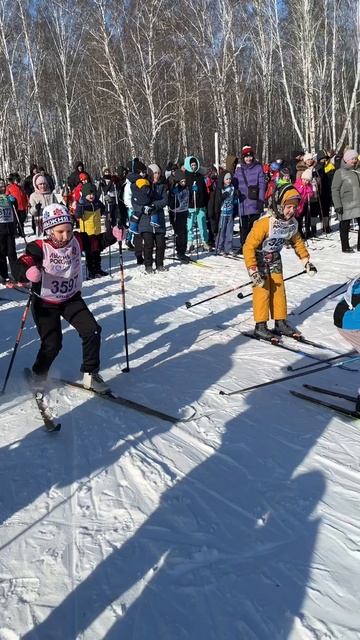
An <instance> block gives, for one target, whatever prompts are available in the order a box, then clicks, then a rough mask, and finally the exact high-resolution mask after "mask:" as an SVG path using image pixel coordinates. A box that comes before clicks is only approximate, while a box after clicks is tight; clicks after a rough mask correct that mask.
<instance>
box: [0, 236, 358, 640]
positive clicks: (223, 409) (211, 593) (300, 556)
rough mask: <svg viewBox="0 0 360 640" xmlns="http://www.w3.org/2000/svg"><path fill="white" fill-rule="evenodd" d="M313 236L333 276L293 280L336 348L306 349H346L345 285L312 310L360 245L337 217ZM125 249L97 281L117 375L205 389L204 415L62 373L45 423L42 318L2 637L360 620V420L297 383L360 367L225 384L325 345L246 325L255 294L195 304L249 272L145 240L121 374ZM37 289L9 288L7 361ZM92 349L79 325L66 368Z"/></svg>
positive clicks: (14, 448)
mask: <svg viewBox="0 0 360 640" xmlns="http://www.w3.org/2000/svg"><path fill="white" fill-rule="evenodd" d="M312 244H313V246H314V250H313V252H312V260H313V262H314V263H315V264H316V266H317V267H318V275H317V276H316V277H315V278H309V277H308V276H307V275H302V276H301V277H299V278H296V279H294V280H291V281H290V282H289V283H287V293H288V303H289V311H292V313H293V314H294V315H292V316H290V318H289V320H291V321H292V322H293V323H294V324H295V323H296V324H297V326H298V327H299V328H301V329H302V330H303V332H304V334H305V335H306V337H308V338H310V339H313V340H316V341H319V342H322V343H325V344H327V345H328V347H329V350H327V351H319V350H317V349H314V348H313V347H306V346H303V347H301V348H302V349H303V351H308V352H309V353H312V354H317V355H319V357H330V356H332V355H334V352H340V353H342V352H346V351H348V350H349V346H348V345H347V344H346V343H344V342H343V341H342V339H341V338H340V337H339V336H338V334H337V332H336V330H335V329H334V327H333V324H332V312H333V309H334V307H335V304H336V299H338V298H334V297H331V296H330V297H329V298H327V299H326V301H324V302H323V303H321V304H319V305H317V306H315V307H313V309H311V310H310V311H309V312H308V313H304V314H302V315H297V314H298V313H299V312H300V311H301V309H303V308H304V307H305V306H307V305H308V304H311V302H315V301H316V300H317V299H318V298H320V297H321V296H322V295H324V294H325V293H327V292H330V291H331V290H332V289H333V288H335V287H336V286H337V285H339V284H341V283H342V282H345V281H347V280H348V279H349V278H351V277H352V276H354V275H355V274H356V273H357V272H358V271H359V270H360V269H359V260H358V254H357V253H355V254H353V255H346V254H342V253H341V252H340V248H339V243H338V239H337V234H336V233H334V234H332V236H331V237H330V238H329V239H323V240H321V241H319V242H315V241H314V242H313V243H312ZM20 246H21V243H20V244H19V247H20ZM170 253H171V248H169V254H170ZM106 256H107V254H106V252H105V254H104V258H103V265H104V266H106V265H107V257H106ZM112 256H113V267H114V261H116V269H115V270H114V272H113V277H112V278H110V277H107V278H103V279H101V280H97V281H92V282H87V283H85V285H84V290H83V293H84V297H85V299H86V301H87V303H88V304H89V306H90V308H91V309H92V310H93V311H94V313H95V315H96V317H97V319H98V320H99V322H100V324H101V325H102V329H103V333H102V339H103V342H102V372H103V374H104V377H105V379H106V380H109V381H110V382H111V386H112V388H113V390H114V392H115V393H118V394H121V395H123V396H125V397H127V398H131V399H134V400H137V401H140V402H144V403H146V404H148V405H151V406H153V407H156V408H159V409H161V410H163V411H167V412H169V413H172V414H175V415H176V414H178V415H179V416H180V415H182V414H181V411H184V412H188V413H189V411H190V410H189V407H190V405H192V406H193V407H194V408H195V409H196V416H195V418H194V419H193V420H192V421H190V422H181V421H180V422H178V423H177V424H176V425H171V424H169V423H166V422H163V421H162V420H159V419H156V418H149V417H148V416H145V415H142V414H141V413H137V412H134V411H132V410H130V409H126V408H123V407H117V406H115V405H113V404H111V403H110V402H107V401H106V400H104V399H101V398H97V397H93V396H92V395H91V394H88V393H86V392H83V391H76V390H74V389H71V388H69V387H66V388H65V387H60V386H54V387H53V388H52V389H51V391H50V402H51V406H52V407H53V409H54V410H55V411H56V413H57V415H58V416H59V418H60V419H61V423H62V430H61V432H60V433H58V434H48V433H46V432H45V431H44V428H43V426H42V423H41V419H40V417H39V414H38V411H37V407H36V405H35V404H34V401H33V399H32V397H31V395H30V394H29V391H28V389H27V387H26V384H25V382H24V380H23V377H22V371H23V368H24V366H31V364H32V361H33V358H34V355H35V353H36V350H37V348H38V338H37V332H36V330H35V328H34V325H33V322H32V318H31V317H29V320H28V323H27V327H26V330H25V333H24V336H23V339H22V342H21V347H20V349H19V351H18V355H17V357H16V360H15V364H14V369H13V373H12V376H11V378H10V382H9V385H8V389H7V392H6V395H5V396H3V397H2V398H0V401H1V406H0V412H1V415H0V456H1V457H0V470H1V488H0V517H1V523H2V524H1V529H0V640H15V639H17V638H24V639H26V640H30V639H31V640H35V639H37V640H60V639H61V640H75V639H80V638H81V639H84V640H99V639H101V640H103V639H106V640H115V639H116V640H119V639H120V638H124V639H126V640H130V638H131V639H132V640H155V639H156V640H170V639H171V640H195V639H196V640H198V639H199V640H203V639H204V640H283V639H284V640H285V639H289V640H320V639H321V640H325V639H326V640H328V639H341V640H355V639H356V638H360V608H359V603H358V589H359V580H360V513H359V487H360V462H359V460H360V431H359V423H358V422H356V421H354V420H353V421H352V420H349V419H347V418H344V417H341V416H339V415H336V414H334V413H332V412H331V411H329V410H327V409H322V408H318V407H316V406H313V405H310V404H308V403H305V402H304V401H302V400H300V399H297V398H294V397H292V396H291V395H290V393H289V390H290V389H298V390H300V389H301V388H302V384H303V383H304V382H309V383H313V384H319V385H321V386H328V387H336V386H338V387H339V388H341V389H345V390H349V391H350V392H355V391H356V389H357V387H358V386H359V374H358V373H356V372H355V373H353V372H349V371H345V370H342V369H339V368H333V369H329V370H327V371H324V372H321V373H314V374H312V375H308V376H306V377H304V378H298V379H295V380H293V381H289V382H285V383H284V382H282V383H279V384H276V385H273V386H270V387H265V388H261V389H259V390H255V391H253V392H250V393H246V394H243V395H242V394H238V395H234V396H232V397H228V398H227V397H225V396H221V395H219V390H220V389H224V390H234V389H237V388H241V387H246V386H248V385H250V384H253V383H256V382H262V381H267V380H270V379H273V378H276V377H280V376H282V375H286V374H287V371H286V367H287V365H289V364H292V365H296V366H300V365H302V364H305V363H310V362H312V360H308V359H307V358H306V357H305V356H302V355H296V354H292V353H289V352H286V351H284V350H281V349H277V348H276V347H272V346H271V345H267V344H262V343H257V342H255V341H253V340H251V339H248V338H244V337H242V336H239V333H238V331H239V329H241V330H245V329H250V328H252V326H253V320H252V312H251V298H250V297H249V298H246V299H245V300H244V301H239V300H238V298H237V297H236V294H230V295H227V296H223V297H220V298H217V299H216V300H213V301H212V302H210V303H208V304H203V305H199V306H197V307H194V308H193V309H189V310H187V309H186V308H185V301H187V300H192V301H196V300H200V299H201V298H203V297H206V296H210V295H214V294H216V293H218V292H220V291H222V290H225V289H228V288H231V287H232V286H235V285H236V284H238V283H241V282H246V281H247V280H248V277H247V274H246V271H245V267H244V264H243V263H242V262H241V261H235V260H227V259H225V258H223V257H220V256H208V257H205V258H203V261H204V262H205V264H206V265H207V267H203V268H200V267H195V266H192V265H188V266H186V265H180V264H179V263H172V262H171V261H170V260H169V261H168V262H167V264H168V265H169V271H168V272H167V273H162V274H156V275H154V276H145V275H143V274H142V273H141V269H139V268H138V267H136V266H135V265H134V260H133V256H132V254H129V253H127V254H125V267H126V294H127V298H126V299H127V314H128V315H127V318H128V327H129V345H130V359H131V362H130V365H131V371H130V373H122V372H121V368H122V367H123V366H124V364H125V361H124V345H123V323H122V314H121V297H120V286H119V271H118V256H117V252H116V248H115V247H113V254H112ZM283 260H284V265H285V274H286V275H291V274H294V273H297V272H299V271H300V270H301V264H300V263H299V261H298V260H297V258H296V256H295V255H294V253H293V252H292V251H290V250H284V251H283ZM243 291H244V293H248V292H249V291H250V288H245V289H244V290H243ZM25 302H26V297H25V296H24V295H22V294H21V293H19V292H17V291H14V290H9V289H5V288H3V287H2V288H1V289H0V322H1V332H0V377H1V380H3V378H4V375H5V372H6V370H7V366H8V363H9V358H10V354H11V349H12V346H13V343H14V340H15V337H16V333H17V330H18V326H19V323H20V317H21V310H22V308H23V306H24V304H25ZM288 344H290V341H288ZM291 346H294V347H296V346H297V345H296V344H294V343H293V342H291ZM299 348H300V345H299ZM79 364H80V340H79V338H78V336H77V335H76V334H75V332H74V331H73V330H72V329H69V328H66V329H65V332H64V345H63V350H62V352H61V354H60V355H59V357H58V358H57V360H56V363H55V366H54V368H53V375H62V376H64V377H68V378H72V379H74V380H76V379H79V376H80V374H79ZM353 368H354V369H356V368H357V367H356V366H355V364H354V365H353ZM358 368H359V369H360V365H359V367H358Z"/></svg>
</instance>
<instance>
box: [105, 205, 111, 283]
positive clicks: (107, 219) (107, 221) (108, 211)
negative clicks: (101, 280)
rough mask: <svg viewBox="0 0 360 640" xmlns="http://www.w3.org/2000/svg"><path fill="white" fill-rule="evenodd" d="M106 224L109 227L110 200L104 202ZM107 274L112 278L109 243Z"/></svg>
mask: <svg viewBox="0 0 360 640" xmlns="http://www.w3.org/2000/svg"><path fill="white" fill-rule="evenodd" d="M106 211H107V213H106V226H107V229H110V228H111V218H110V202H107V203H106ZM109 276H110V278H112V275H111V245H109Z"/></svg>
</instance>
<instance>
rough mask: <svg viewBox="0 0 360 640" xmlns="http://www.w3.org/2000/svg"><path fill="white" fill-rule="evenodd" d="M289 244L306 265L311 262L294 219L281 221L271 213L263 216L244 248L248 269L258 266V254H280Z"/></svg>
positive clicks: (251, 232)
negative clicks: (288, 243)
mask: <svg viewBox="0 0 360 640" xmlns="http://www.w3.org/2000/svg"><path fill="white" fill-rule="evenodd" d="M287 242H290V244H291V245H292V247H293V249H294V250H295V253H296V255H297V256H298V258H300V260H302V261H303V262H304V263H305V262H307V261H308V260H309V257H310V255H309V252H308V250H307V248H306V246H305V243H304V240H303V239H302V237H301V235H300V233H299V232H298V230H297V222H296V220H295V219H294V218H291V219H290V220H280V219H278V218H275V216H273V215H272V214H271V213H268V214H266V215H265V216H262V217H261V218H259V220H257V221H256V222H255V223H254V225H253V227H252V229H251V231H250V233H249V235H248V236H247V238H246V242H245V244H244V247H243V255H244V260H245V264H246V268H247V269H249V268H250V267H254V266H256V265H257V257H256V252H259V251H260V252H263V253H264V254H266V253H279V252H280V251H281V249H282V248H283V246H284V245H285V244H286V243H287Z"/></svg>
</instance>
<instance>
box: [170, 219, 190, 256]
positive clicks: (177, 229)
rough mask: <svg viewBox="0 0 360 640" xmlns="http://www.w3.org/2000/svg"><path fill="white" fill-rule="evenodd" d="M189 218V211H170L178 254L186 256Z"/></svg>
mask: <svg viewBox="0 0 360 640" xmlns="http://www.w3.org/2000/svg"><path fill="white" fill-rule="evenodd" d="M187 217H188V211H181V212H180V213H176V212H175V211H169V219H170V224H171V226H172V228H173V229H174V234H175V248H176V253H178V254H179V255H184V253H186V247H187Z"/></svg>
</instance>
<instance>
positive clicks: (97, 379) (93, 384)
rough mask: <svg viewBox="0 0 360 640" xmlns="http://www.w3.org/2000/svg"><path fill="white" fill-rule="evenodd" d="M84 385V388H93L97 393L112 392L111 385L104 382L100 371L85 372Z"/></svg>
mask: <svg viewBox="0 0 360 640" xmlns="http://www.w3.org/2000/svg"><path fill="white" fill-rule="evenodd" d="M83 387H84V389H91V390H92V391H95V392H96V393H104V394H105V393H110V387H109V386H108V385H107V384H106V383H105V382H104V380H103V379H102V377H101V375H100V374H99V372H98V371H93V372H92V373H84V376H83Z"/></svg>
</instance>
